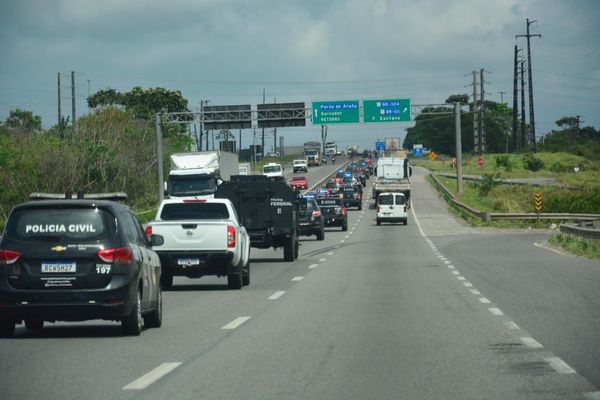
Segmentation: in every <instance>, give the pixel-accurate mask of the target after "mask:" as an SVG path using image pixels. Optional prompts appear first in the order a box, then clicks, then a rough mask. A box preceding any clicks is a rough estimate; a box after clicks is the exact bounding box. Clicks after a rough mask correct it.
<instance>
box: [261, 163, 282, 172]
mask: <svg viewBox="0 0 600 400" xmlns="http://www.w3.org/2000/svg"><path fill="white" fill-rule="evenodd" d="M263 172H264V173H266V174H268V173H271V172H281V166H279V165H267V166H266V167H264V168H263Z"/></svg>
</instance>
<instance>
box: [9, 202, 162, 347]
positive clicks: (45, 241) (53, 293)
mask: <svg viewBox="0 0 600 400" xmlns="http://www.w3.org/2000/svg"><path fill="white" fill-rule="evenodd" d="M32 197H33V198H37V199H42V200H37V201H29V202H26V203H23V204H20V205H17V206H15V207H14V208H13V210H12V211H11V213H10V215H9V217H8V219H7V222H6V228H5V231H4V235H3V237H2V240H1V241H0V304H2V306H1V307H0V335H1V336H3V337H10V336H12V335H13V334H14V330H15V324H20V323H21V322H23V321H24V322H25V327H26V328H27V329H29V330H33V331H39V330H41V329H43V325H44V322H45V321H52V322H54V321H84V320H90V319H104V320H116V321H120V322H121V323H122V327H123V332H124V333H125V334H128V335H139V334H140V332H141V331H142V329H143V327H144V325H145V326H146V327H159V326H161V324H162V293H161V288H160V284H159V282H160V276H161V267H160V260H159V258H158V255H157V254H156V253H155V252H154V251H152V248H151V246H150V242H149V240H148V238H147V237H146V234H145V232H144V230H143V229H142V226H141V225H140V223H139V221H138V220H137V218H136V217H135V214H134V213H133V212H132V211H131V210H130V209H129V208H128V207H127V206H125V205H123V204H120V203H117V202H115V201H111V200H96V199H92V198H93V197H95V198H99V197H103V198H120V199H122V198H123V197H126V195H124V194H118V196H116V197H115V196H113V197H110V196H92V195H90V196H85V197H84V196H83V195H82V194H80V195H78V199H70V197H71V196H70V195H69V194H67V195H64V194H63V195H62V199H60V195H43V194H34V195H32ZM49 198H52V199H51V200H49Z"/></svg>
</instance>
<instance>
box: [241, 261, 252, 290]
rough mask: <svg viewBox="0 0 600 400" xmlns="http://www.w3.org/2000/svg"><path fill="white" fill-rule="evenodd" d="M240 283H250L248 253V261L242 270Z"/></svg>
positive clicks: (246, 284) (245, 284)
mask: <svg viewBox="0 0 600 400" xmlns="http://www.w3.org/2000/svg"><path fill="white" fill-rule="evenodd" d="M244 270H245V272H244ZM242 284H243V285H244V286H248V285H249V284H250V255H248V262H247V263H246V266H245V267H244V268H243V270H242Z"/></svg>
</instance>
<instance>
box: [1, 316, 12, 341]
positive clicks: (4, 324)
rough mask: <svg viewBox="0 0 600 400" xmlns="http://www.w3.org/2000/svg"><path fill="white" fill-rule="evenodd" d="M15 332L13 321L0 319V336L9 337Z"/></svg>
mask: <svg viewBox="0 0 600 400" xmlns="http://www.w3.org/2000/svg"><path fill="white" fill-rule="evenodd" d="M14 334H15V321H12V320H10V319H0V337H1V338H10V337H13V335H14Z"/></svg>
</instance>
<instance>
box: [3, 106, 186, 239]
mask: <svg viewBox="0 0 600 400" xmlns="http://www.w3.org/2000/svg"><path fill="white" fill-rule="evenodd" d="M21 117H22V118H27V119H29V118H31V117H35V116H29V115H25V114H21ZM9 118H10V117H9ZM33 120H35V118H33ZM27 126H28V125H26V124H21V123H18V122H11V121H8V120H7V121H6V122H5V123H4V124H0V186H1V187H2V188H3V190H2V191H0V228H2V227H3V225H4V221H5V220H6V217H7V216H8V213H9V212H10V210H11V209H12V207H13V206H14V205H16V204H18V203H21V202H23V201H26V200H27V199H28V198H29V194H30V193H32V192H49V193H64V192H65V191H72V192H76V191H78V190H83V191H84V192H87V193H97V192H115V191H124V192H126V193H127V194H128V196H129V198H128V200H127V204H128V205H129V206H130V207H132V208H133V209H134V210H138V211H146V210H148V209H151V208H153V207H156V199H157V189H158V188H157V187H156V133H155V129H154V121H150V120H144V119H140V118H137V117H136V116H135V115H134V113H133V112H132V111H130V110H123V109H117V108H113V107H102V108H99V109H97V110H96V111H94V112H93V113H92V114H90V115H87V116H84V117H81V118H80V119H79V120H78V121H77V127H76V129H75V130H73V128H72V127H71V126H69V127H66V129H65V127H64V126H63V127H62V128H61V129H63V130H61V129H58V128H57V127H54V128H52V129H50V130H48V131H41V132H38V131H37V130H36V129H29V128H26V127H27ZM164 136H165V137H164V142H163V148H164V162H165V164H164V165H169V163H168V160H169V154H171V153H174V152H177V151H184V150H185V149H187V148H189V145H190V139H189V137H187V136H184V135H178V134H175V133H171V134H169V133H167V134H165V135H164ZM147 214H149V215H150V216H153V215H154V214H152V213H146V214H144V215H143V216H142V217H143V218H146V217H147Z"/></svg>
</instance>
